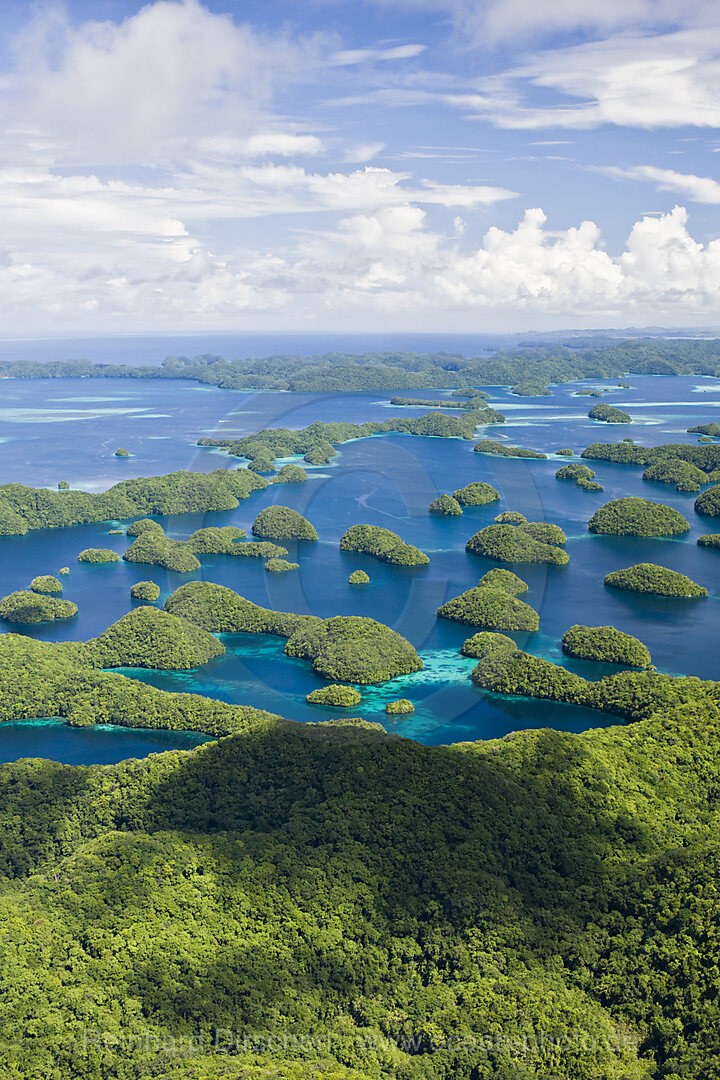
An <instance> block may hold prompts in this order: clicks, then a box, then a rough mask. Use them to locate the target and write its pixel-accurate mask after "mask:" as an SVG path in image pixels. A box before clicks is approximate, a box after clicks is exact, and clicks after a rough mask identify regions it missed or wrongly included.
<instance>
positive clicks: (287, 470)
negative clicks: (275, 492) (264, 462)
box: [272, 462, 307, 484]
mask: <svg viewBox="0 0 720 1080" xmlns="http://www.w3.org/2000/svg"><path fill="white" fill-rule="evenodd" d="M306 480H307V473H306V472H305V470H304V469H303V467H302V466H301V465H296V464H295V463H294V462H288V464H286V465H283V466H282V468H281V469H280V471H279V472H278V474H277V476H275V477H273V479H272V483H273V484H303V483H304V482H305V481H306Z"/></svg>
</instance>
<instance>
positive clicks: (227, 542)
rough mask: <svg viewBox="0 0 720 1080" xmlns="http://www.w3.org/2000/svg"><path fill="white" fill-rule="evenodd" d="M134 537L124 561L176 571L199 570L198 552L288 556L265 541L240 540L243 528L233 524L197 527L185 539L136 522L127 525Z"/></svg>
mask: <svg viewBox="0 0 720 1080" xmlns="http://www.w3.org/2000/svg"><path fill="white" fill-rule="evenodd" d="M127 531H128V535H129V536H135V537H136V539H135V540H134V541H133V543H132V544H131V545H130V547H129V548H128V549H127V551H126V552H125V554H124V555H123V559H125V560H126V561H127V562H133V563H144V564H146V565H148V566H162V567H164V569H166V570H171V571H172V572H173V573H175V574H191V573H193V572H194V571H195V570H199V569H200V562H199V560H198V558H197V556H198V555H232V556H235V557H245V558H258V559H269V558H279V557H281V556H283V555H287V553H288V552H287V548H285V547H282V546H281V545H279V544H271V543H268V542H267V541H261V542H260V543H257V542H255V541H251V542H249V543H239V542H238V541H241V540H243V538H244V537H245V535H246V534H245V530H244V529H239V528H237V526H235V525H223V526H215V525H210V526H207V527H206V528H204V529H197V530H196V531H195V532H194V533H191V535H190V536H189V537H188V538H187V540H173V539H171V538H170V537H169V536H166V535H165V530H164V529H163V527H162V525H160V524H159V523H158V522H157V521H151V520H149V519H145V520H143V521H136V522H134V523H133V524H132V525H130V526H129V528H128V530H127Z"/></svg>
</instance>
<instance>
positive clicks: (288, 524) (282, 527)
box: [252, 505, 318, 540]
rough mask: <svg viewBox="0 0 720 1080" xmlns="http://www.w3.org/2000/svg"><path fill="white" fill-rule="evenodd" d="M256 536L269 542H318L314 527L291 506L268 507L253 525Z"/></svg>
mask: <svg viewBox="0 0 720 1080" xmlns="http://www.w3.org/2000/svg"><path fill="white" fill-rule="evenodd" d="M252 533H253V535H254V536H261V537H263V538H265V539H268V540H317V539H318V534H317V531H316V529H315V526H314V525H311V524H310V522H309V521H308V520H307V518H304V517H303V516H302V514H299V513H298V512H297V510H292V509H291V508H290V507H289V506H277V505H276V506H266V507H265V509H264V510H261V511H260V513H259V514H258V516H257V517H256V518H255V520H254V521H253V524H252Z"/></svg>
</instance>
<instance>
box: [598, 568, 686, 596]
mask: <svg viewBox="0 0 720 1080" xmlns="http://www.w3.org/2000/svg"><path fill="white" fill-rule="evenodd" d="M605 584H606V585H609V586H610V587H611V588H613V589H625V590H627V591H629V592H641V593H653V594H654V595H655V596H683V597H690V596H707V594H708V591H707V589H706V588H704V586H702V585H698V584H697V583H696V582H695V581H692V580H691V579H690V578H689V577H687V576H686V575H685V574H679V573H678V571H677V570H668V569H667V567H666V566H658V565H657V564H656V563H637V564H636V565H635V566H628V567H626V568H625V569H624V570H612V571H611V572H610V573H609V574H607V575H606V576H605Z"/></svg>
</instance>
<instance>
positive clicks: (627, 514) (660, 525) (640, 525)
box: [588, 496, 690, 536]
mask: <svg viewBox="0 0 720 1080" xmlns="http://www.w3.org/2000/svg"><path fill="white" fill-rule="evenodd" d="M689 528H690V525H689V523H688V521H687V520H686V518H684V517H683V515H682V514H681V513H680V512H679V511H678V510H674V509H673V508H672V507H671V506H665V504H664V503H656V502H651V501H650V500H649V499H638V498H636V497H634V496H632V497H628V498H624V499H611V500H610V502H608V503H605V505H604V506H601V507H600V508H599V509H598V510H596V511H595V513H594V514H593V516H592V517H591V518H590V521H589V522H588V529H589V530H590V532H592V533H602V534H604V535H606V536H673V535H675V534H676V533H683V532H687V531H688V529H689Z"/></svg>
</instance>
